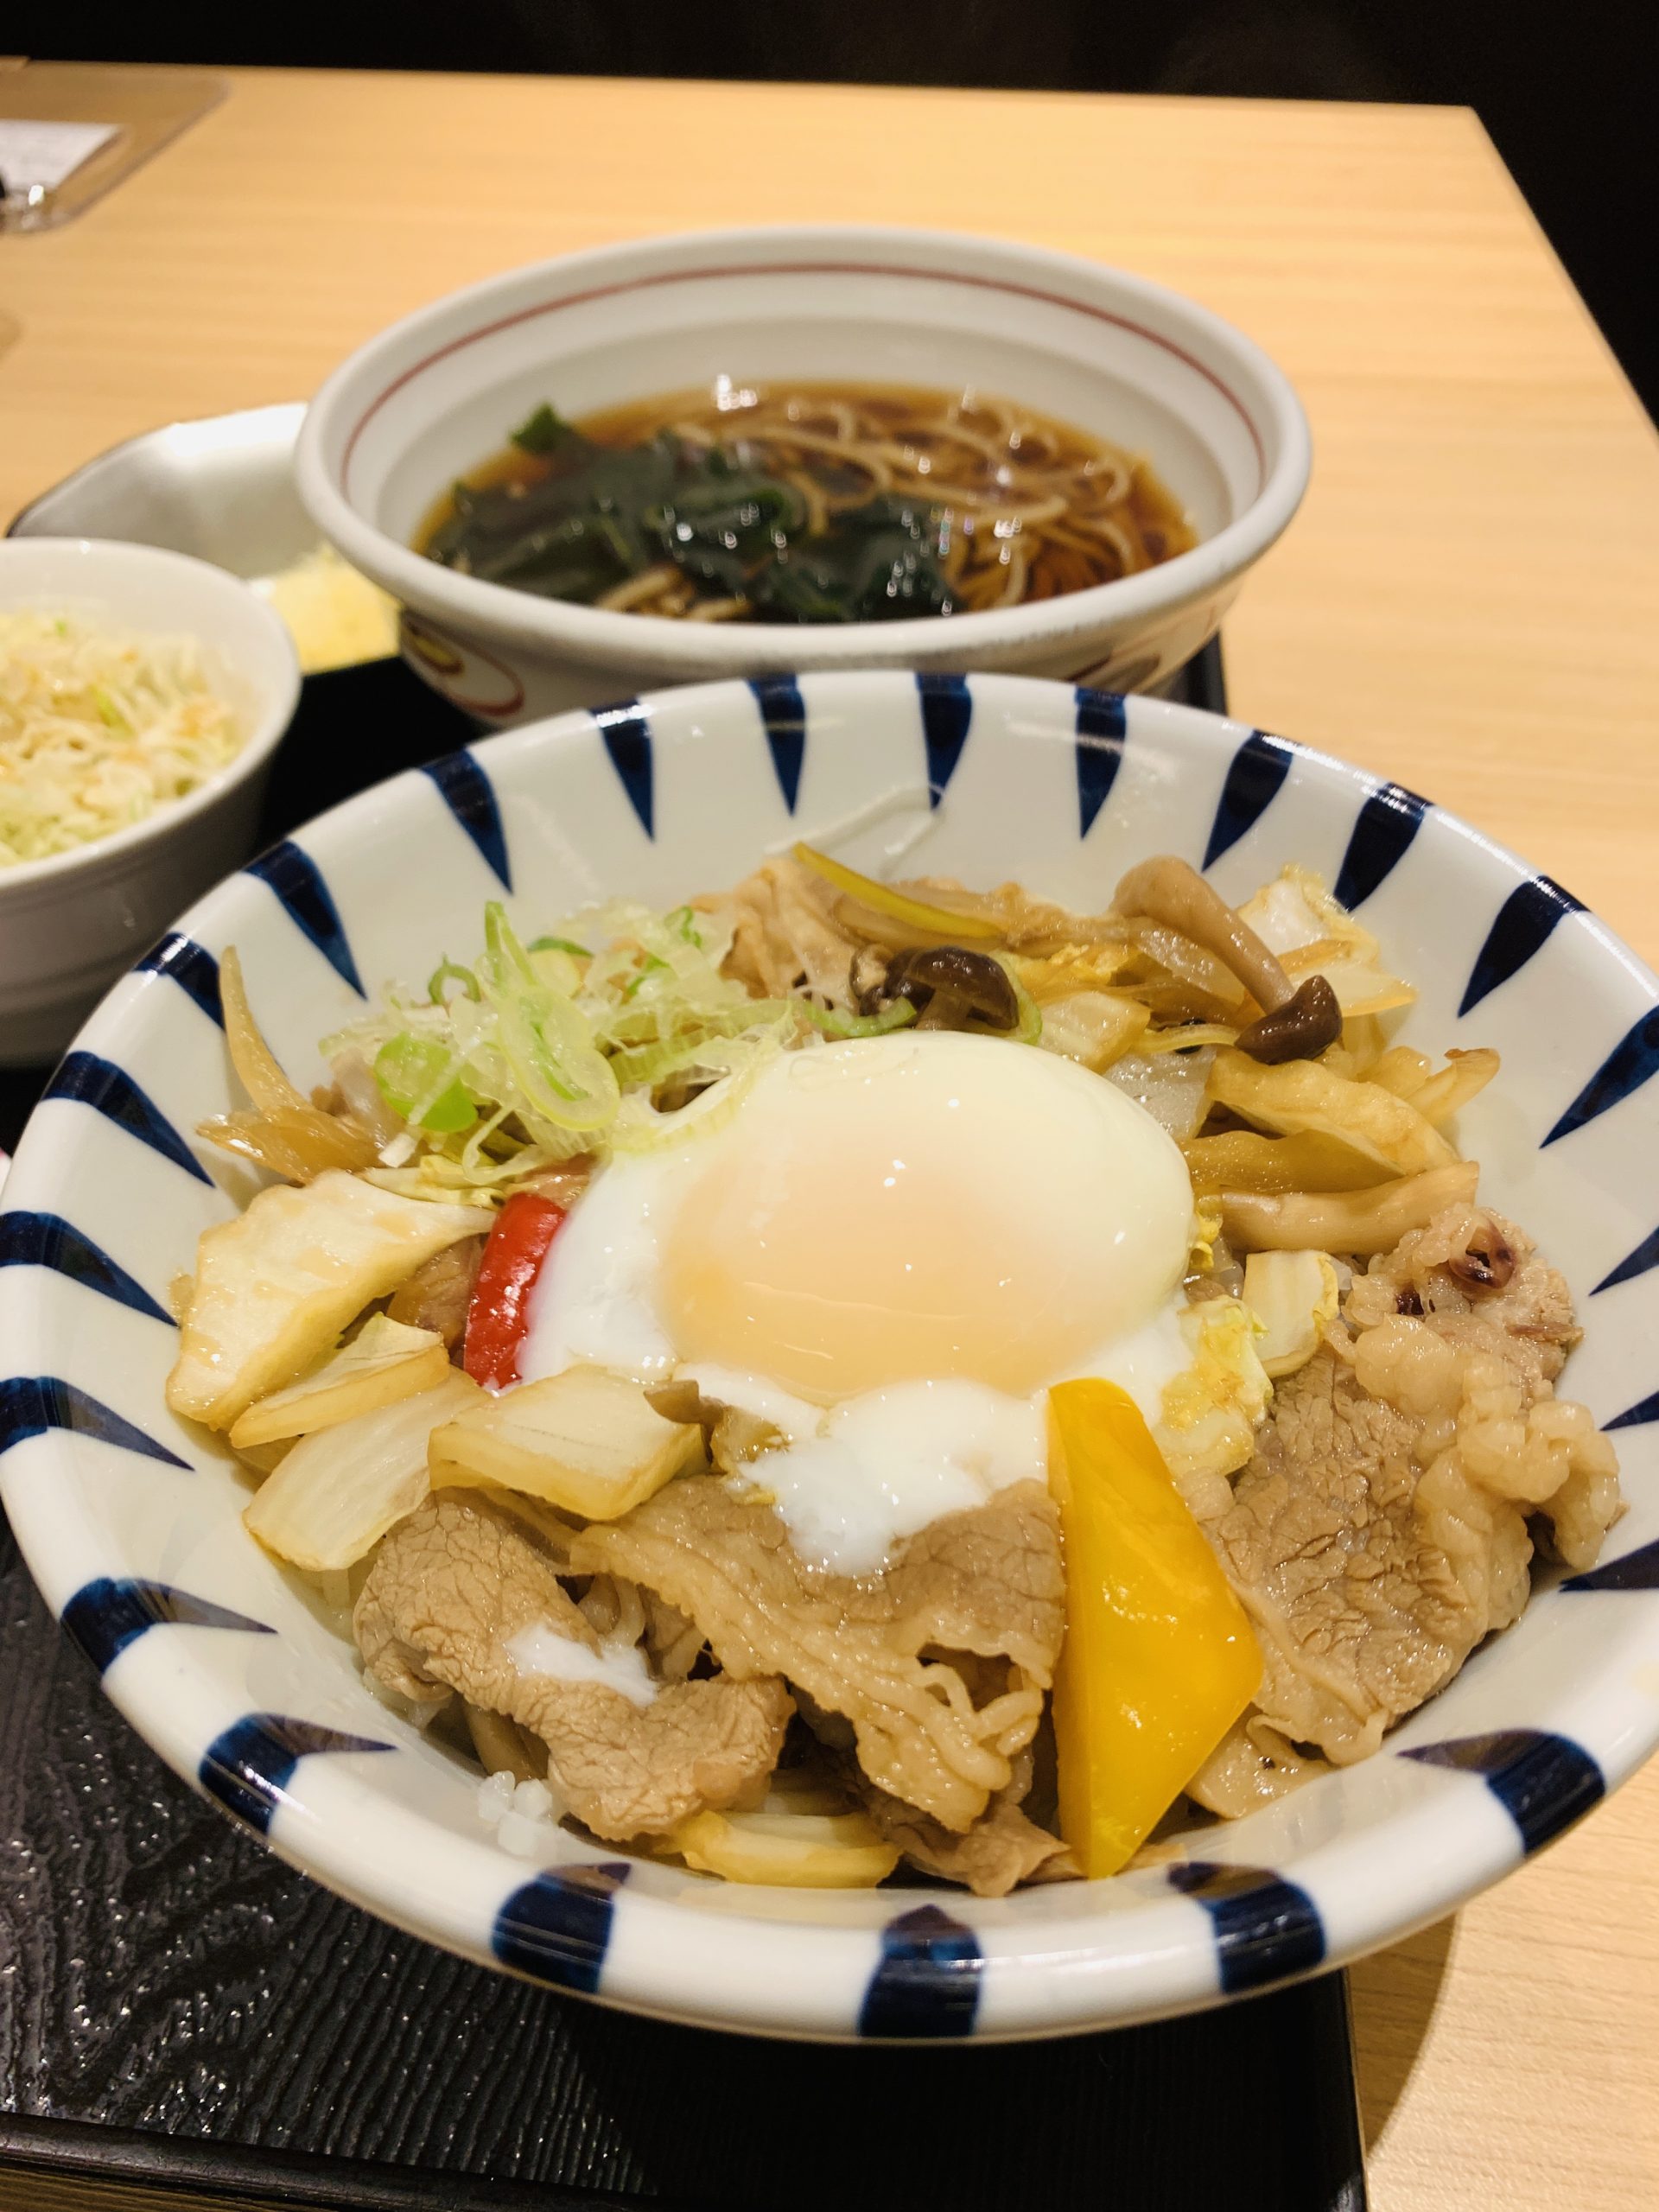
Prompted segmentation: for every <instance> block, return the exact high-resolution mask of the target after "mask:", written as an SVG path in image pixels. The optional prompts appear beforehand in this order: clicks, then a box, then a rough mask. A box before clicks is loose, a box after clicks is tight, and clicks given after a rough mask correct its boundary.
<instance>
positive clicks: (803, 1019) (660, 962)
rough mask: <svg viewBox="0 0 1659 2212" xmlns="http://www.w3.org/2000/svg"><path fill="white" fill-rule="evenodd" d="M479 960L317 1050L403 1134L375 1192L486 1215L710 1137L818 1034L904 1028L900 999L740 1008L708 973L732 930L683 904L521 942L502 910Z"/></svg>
mask: <svg viewBox="0 0 1659 2212" xmlns="http://www.w3.org/2000/svg"><path fill="white" fill-rule="evenodd" d="M484 938H485V943H484V950H483V952H482V953H481V954H480V956H479V957H478V958H477V959H476V960H475V961H474V963H473V964H472V965H471V966H470V967H466V966H462V965H461V963H458V962H455V961H452V960H449V959H448V958H446V959H444V960H442V962H440V963H439V965H438V966H437V967H436V968H435V969H434V970H433V973H432V975H431V976H430V977H429V980H428V982H427V985H426V988H425V991H424V992H423V993H420V992H416V991H413V990H410V988H406V987H404V986H398V985H393V986H391V987H389V988H388V989H387V991H386V993H385V997H384V1000H383V1002H382V1004H381V1005H380V1006H379V1007H377V1008H376V1009H375V1011H374V1012H373V1013H372V1014H368V1015H366V1016H365V1017H364V1019H363V1020H359V1021H355V1022H353V1023H351V1024H350V1025H349V1026H348V1027H346V1028H344V1029H340V1030H338V1031H336V1032H335V1033H334V1034H333V1035H332V1036H329V1037H325V1038H324V1039H322V1043H321V1052H322V1053H323V1056H324V1058H327V1059H328V1060H329V1061H331V1062H333V1063H334V1065H335V1067H336V1069H337V1071H344V1070H346V1069H347V1068H349V1066H350V1065H352V1064H353V1063H357V1064H366V1065H368V1067H369V1068H370V1069H371V1070H372V1073H373V1077H374V1082H375V1084H376V1086H377V1088H378V1093H379V1096H380V1098H381V1099H382V1100H383V1101H384V1102H385V1104H386V1106H388V1107H389V1108H390V1109H391V1112H392V1113H393V1114H394V1115H395V1116H397V1119H398V1121H399V1122H402V1123H403V1124H404V1131H403V1132H402V1133H400V1134H399V1135H397V1136H394V1137H393V1138H392V1139H391V1141H390V1142H389V1143H388V1144H387V1145H385V1147H383V1148H382V1153H381V1159H382V1161H383V1163H384V1164H383V1166H381V1167H380V1168H378V1169H377V1170H373V1171H372V1173H373V1174H374V1179H375V1180H376V1181H378V1182H380V1183H383V1184H385V1185H387V1186H388V1187H390V1188H392V1189H396V1190H402V1191H404V1192H408V1193H410V1194H411V1195H418V1196H430V1197H442V1198H454V1197H455V1196H456V1195H457V1193H459V1192H474V1193H476V1194H477V1196H478V1197H479V1198H480V1199H483V1200H486V1201H487V1200H488V1199H489V1198H493V1197H495V1196H497V1195H499V1194H500V1193H501V1192H502V1191H503V1190H505V1189H506V1188H509V1187H511V1186H512V1185H513V1184H515V1183H518V1182H519V1181H521V1180H523V1179H524V1178H525V1177H526V1176H529V1175H534V1174H537V1173H540V1172H542V1171H543V1170H545V1169H547V1168H549V1167H553V1166H557V1165H558V1164H559V1163H560V1162H561V1161H563V1160H570V1159H573V1158H575V1156H576V1155H578V1154H584V1153H592V1152H600V1153H608V1152H643V1151H649V1150H650V1149H652V1147H655V1146H657V1145H659V1144H664V1143H671V1142H677V1141H679V1140H680V1139H682V1138H683V1137H686V1136H689V1135H691V1134H692V1133H693V1131H695V1130H707V1129H708V1128H709V1127H710V1126H711V1125H713V1124H714V1123H715V1122H716V1121H723V1120H724V1119H725V1118H726V1116H728V1114H730V1113H731V1112H732V1111H734V1109H735V1108H736V1106H737V1104H738V1103H739V1101H740V1099H741V1096H743V1094H744V1092H745V1091H746V1090H747V1089H748V1087H749V1085H750V1084H752V1083H753V1080H754V1078H755V1077H756V1076H758V1075H759V1074H760V1071H761V1069H762V1068H763V1067H764V1066H765V1065H766V1064H767V1062H768V1061H769V1060H771V1059H772V1058H774V1057H775V1055H776V1054H778V1053H779V1052H782V1051H784V1050H785V1047H786V1046H790V1045H793V1044H796V1043H798V1042H800V1041H801V1039H803V1037H804V1036H805V1035H808V1034H810V1033H811V1032H813V1031H817V1032H819V1033H824V1034H828V1035H829V1036H834V1037H861V1036H873V1035H878V1034H880V1033H884V1032H886V1031H888V1030H893V1029H898V1028H902V1027H904V1026H905V1025H906V1023H907V1022H910V1021H913V1020H915V1009H914V1008H913V1007H912V1006H911V1004H910V1002H909V1001H908V1000H904V999H901V1000H899V1001H897V1002H896V1003H895V1004H894V1005H893V1006H892V1007H887V1009H886V1010H885V1011H884V1012H882V1013H881V1014H874V1015H870V1016H868V1017H865V1016H859V1015H851V1014H841V1013H839V1012H835V1011H830V1010H826V1009H825V1008H823V1007H818V1006H816V1005H814V1004H812V1003H811V1002H810V1001H807V1000H804V999H799V998H781V999H755V998H751V997H750V996H749V995H748V993H747V990H746V989H745V988H744V987H743V985H742V984H741V983H740V982H733V981H732V980H731V979H729V978H728V977H727V976H723V975H722V974H721V963H722V962H723V961H724V960H725V957H726V956H727V953H728V951H729V950H730V949H731V941H732V932H731V928H730V925H729V924H728V923H727V922H726V921H724V920H723V919H721V918H719V917H717V916H715V915H714V914H709V913H704V912H698V911H697V910H696V909H694V908H692V907H690V906H677V907H675V908H674V909H673V910H672V911H671V912H668V913H654V912H652V910H651V909H650V908H649V907H646V906H639V905H636V904H634V903H632V901H629V900H626V899H619V900H613V901H612V902H611V903H610V904H609V905H607V906H601V907H597V908H594V909H592V910H590V911H589V912H586V913H583V914H580V915H578V916H576V917H575V918H573V919H571V920H569V921H567V922H564V923H562V924H561V925H559V927H558V928H557V929H556V930H555V931H550V932H549V933H547V934H545V935H543V936H538V937H536V938H532V939H531V941H530V943H529V944H524V942H523V941H522V940H521V939H520V938H519V937H518V934H517V933H516V932H515V931H514V930H513V928H512V925H511V924H510V923H509V922H508V920H507V917H506V910H505V907H504V906H501V905H500V904H499V901H498V902H494V903H493V904H491V905H490V906H486V909H485V915H484Z"/></svg>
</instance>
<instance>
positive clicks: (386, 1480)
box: [242, 1363, 484, 1574]
mask: <svg viewBox="0 0 1659 2212" xmlns="http://www.w3.org/2000/svg"><path fill="white" fill-rule="evenodd" d="M483 1395H484V1392H483V1390H482V1389H481V1388H480V1385H479V1384H478V1383H474V1381H473V1379H472V1377H471V1376H470V1375H463V1374H462V1373H461V1370H460V1369H459V1368H451V1367H448V1366H447V1363H446V1372H445V1375H444V1377H443V1379H442V1382H440V1383H437V1384H436V1385H435V1387H434V1388H433V1389H427V1390H419V1391H416V1392H415V1393H414V1394H413V1395H410V1396H409V1397H404V1398H399V1399H397V1400H396V1401H395V1402H393V1403H392V1404H391V1405H385V1406H375V1407H373V1408H371V1409H370V1410H369V1411H367V1412H366V1413H359V1414H353V1416H352V1417H351V1419H350V1420H348V1421H336V1422H335V1423H334V1426H333V1427H329V1428H323V1429H319V1430H318V1431H317V1432H316V1433H315V1435H311V1436H305V1437H302V1438H301V1440H300V1441H299V1442H298V1443H297V1444H296V1445H295V1446H294V1447H293V1449H292V1450H291V1451H289V1452H284V1453H283V1457H282V1459H281V1460H280V1461H279V1462H278V1463H277V1466H276V1468H275V1469H274V1470H273V1471H272V1472H271V1473H270V1474H269V1475H267V1476H266V1478H265V1479H264V1483H263V1484H261V1485H260V1488H259V1491H258V1494H257V1497H255V1498H254V1499H253V1502H252V1503H251V1504H250V1505H249V1506H248V1507H247V1508H246V1510H245V1511H244V1513H243V1516H242V1518H243V1521H244V1522H245V1525H246V1527H247V1529H248V1530H249V1532H250V1534H251V1535H255V1536H257V1538H258V1540H259V1541H260V1542H261V1543H262V1544H263V1545H264V1547H265V1548H266V1550H267V1551H270V1552H275V1553H276V1554H277V1557H278V1558H279V1559H285V1560H288V1561H289V1564H290V1565H291V1566H294V1567H303V1568H304V1569H305V1571H306V1572H307V1573H309V1574H327V1573H339V1572H340V1571H341V1570H343V1569H344V1568H346V1567H354V1566H355V1565H356V1563H357V1561H358V1560H360V1559H365V1558H366V1557H367V1555H368V1554H369V1553H370V1552H371V1551H372V1550H373V1548H374V1547H375V1545H376V1544H378V1542H379V1541H380V1539H381V1537H382V1536H384V1535H385V1534H386V1532H387V1530H388V1529H393V1528H395V1527H396V1526H397V1523H398V1522H400V1521H402V1520H404V1519H405V1518H406V1517H407V1516H408V1515H410V1514H411V1513H413V1512H414V1510H415V1509H416V1506H418V1505H419V1504H420V1503H421V1502H422V1501H423V1498H424V1497H426V1494H427V1491H428V1489H429V1485H430V1477H429V1472H428V1455H429V1447H430V1443H431V1438H432V1432H433V1431H434V1429H435V1428H440V1427H442V1426H443V1424H444V1423H445V1422H446V1421H453V1420H454V1417H455V1415H456V1414H459V1413H461V1412H463V1411H464V1410H465V1409H466V1408H467V1407H468V1406H469V1405H471V1404H472V1403H474V1402H475V1401H476V1400H477V1399H479V1398H481V1397H482V1396H483Z"/></svg>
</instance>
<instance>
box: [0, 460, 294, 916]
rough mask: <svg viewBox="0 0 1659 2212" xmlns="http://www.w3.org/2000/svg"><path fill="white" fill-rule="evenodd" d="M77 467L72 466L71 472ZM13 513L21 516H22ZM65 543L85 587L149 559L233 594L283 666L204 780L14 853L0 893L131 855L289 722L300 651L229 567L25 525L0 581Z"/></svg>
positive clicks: (2, 873) (98, 868) (1, 550)
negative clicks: (144, 809)
mask: <svg viewBox="0 0 1659 2212" xmlns="http://www.w3.org/2000/svg"><path fill="white" fill-rule="evenodd" d="M124 442H130V441H124ZM103 458H104V456H103V455H101V454H100V455H98V456H96V458H95V461H89V462H88V463H87V464H86V466H87V467H93V466H95V465H96V460H101V459H103ZM80 473H82V472H80V471H77V474H80ZM23 512H24V513H25V514H26V513H27V512H29V510H28V509H27V508H25V509H24V510H23ZM18 519H19V520H21V519H22V517H21V516H20V517H19V518H18ZM70 551H73V554H74V555H75V556H76V557H77V558H78V559H84V560H86V562H87V563H89V564H90V573H89V575H88V578H87V582H88V584H89V585H92V586H94V592H93V593H92V594H89V595H95V589H96V587H95V584H94V579H95V578H96V576H97V575H99V574H100V573H102V572H103V571H104V569H106V568H108V569H122V568H126V569H133V568H140V569H142V568H151V567H159V568H162V569H173V570H174V571H175V573H178V574H181V575H188V576H189V577H191V578H193V579H194V580H195V581H196V582H199V583H200V584H201V585H202V587H203V588H204V589H205V590H206V592H207V594H209V596H211V595H212V594H214V593H219V594H221V596H223V597H224V598H225V599H226V601H227V602H228V601H229V600H230V599H231V598H232V595H233V596H234V598H235V599H236V600H237V601H238V602H239V603H240V605H241V606H242V607H244V608H245V610H249V611H251V613H253V615H254V619H255V623H256V626H263V628H264V631H265V632H266V635H267V637H268V639H269V640H270V643H271V644H272V645H275V646H276V648H277V657H278V659H279V662H280V663H281V664H282V668H283V674H282V680H281V683H280V684H279V686H278V689H277V694H276V696H275V697H274V699H273V701H272V702H271V703H270V705H269V706H268V707H266V708H265V709H264V710H263V711H262V712H261V713H260V714H259V715H258V716H257V719H256V720H255V721H254V724H253V727H252V728H251V730H250V731H249V733H248V734H247V736H246V737H245V739H244V741H243V742H242V744H241V745H240V747H238V750H237V751H236V752H235V753H233V754H232V757H231V758H230V760H227V761H226V763H225V765H224V766H223V767H222V768H220V769H219V770H218V771H217V772H215V773H214V774H213V775H212V776H210V777H208V778H207V780H206V782H204V783H200V784H198V785H197V786H196V788H195V789H194V791H187V792H186V793H185V795H184V797H183V798H177V799H169V800H168V801H167V803H166V804H164V805H162V806H160V807H158V808H157V809H156V811H155V813H153V814H150V815H147V816H146V817H145V818H144V819H143V821H142V822H131V823H128V824H127V826H126V827H125V828H124V829H112V830H111V831H110V833H109V835H108V836H104V837H95V838H94V839H93V840H92V842H91V843H90V844H87V845H82V846H78V847H76V848H75V849H74V850H73V851H72V852H67V853H51V854H48V856H47V857H46V859H44V860H38V861H18V862H17V863H16V866H15V867H10V868H0V901H3V900H4V899H7V898H8V897H9V896H10V895H12V894H14V893H21V892H22V891H25V890H29V889H36V888H39V887H41V886H47V887H49V886H51V885H52V884H54V883H55V882H57V881H59V880H67V879H68V878H69V877H71V876H73V875H74V874H77V873H78V872H80V871H85V872H86V873H87V874H98V873H100V872H102V870H103V869H104V867H105V864H106V863H109V864H112V865H114V866H117V867H118V865H119V863H120V862H122V861H124V860H126V859H127V858H128V857H129V856H130V855H133V854H135V853H141V852H142V851H143V849H144V848H145V847H146V846H147V845H150V844H155V843H159V842H161V841H162V839H163V838H165V837H166V836H168V834H169V833H170V832H171V831H172V830H174V829H177V828H179V827H180V826H181V825H182V824H184V823H188V822H191V821H194V819H195V817H197V816H199V815H202V814H206V813H207V812H209V811H210V810H212V808H213V806H214V805H215V804H217V803H218V802H219V800H220V799H221V798H224V797H225V796H226V793H227V792H229V791H233V790H234V789H235V788H236V786H237V785H238V784H242V783H245V782H246V781H247V779H249V778H250V777H251V776H253V775H256V774H257V772H259V770H260V769H262V768H264V766H267V764H268V763H269V761H270V756H271V755H272V753H275V751H276V750H277V747H278V746H279V745H280V744H281V743H282V741H283V737H284V736H285V735H286V734H287V731H288V727H289V723H290V722H291V721H293V719H294V715H295V710H296V708H297V707H298V705H299V702H300V682H301V677H300V658H299V654H298V652H297V651H296V648H295V645H294V640H293V639H292V638H291V637H290V636H289V631H288V626H287V625H286V624H285V623H284V622H283V618H282V617H281V615H280V614H278V613H277V610H276V608H275V607H271V606H270V605H269V604H268V603H267V601H264V600H263V599H261V598H260V596H259V594H258V593H257V592H256V591H255V590H253V589H252V588H251V586H250V585H249V584H247V583H245V582H244V581H243V579H242V578H241V577H240V576H233V575H232V574H231V572H230V570H229V569H221V568H219V567H217V566H216V565H215V564H214V563H213V562H212V561H203V560H200V559H198V558H197V556H195V555H194V553H177V552H175V551H174V550H172V549H171V548H170V547H168V546H162V545H141V544H139V543H137V542H136V541H135V540H132V539H129V538H121V537H45V536H39V537H37V536H35V535H32V534H30V533H27V532H25V533H22V534H20V535H19V536H17V537H16V538H14V537H12V536H11V534H10V532H8V533H7V535H6V536H5V537H0V582H3V580H4V577H5V572H6V570H7V569H9V568H10V567H12V566H13V565H14V564H15V565H16V567H17V568H19V569H22V570H24V571H25V572H26V571H27V568H28V564H29V562H30V561H31V560H32V559H38V558H39V557H40V556H41V554H42V553H43V552H44V553H48V554H50V553H64V552H70ZM28 605H29V600H28V598H27V597H24V598H22V599H18V600H11V599H6V598H0V612H4V613H12V612H14V611H16V610H17V609H19V608H22V607H27V606H28ZM119 619H124V618H119ZM200 643H201V644H203V645H207V647H208V648H209V650H210V651H212V652H216V653H218V654H219V657H220V658H222V659H225V660H226V661H227V662H228V661H229V659H230V656H229V655H228V653H226V652H225V650H224V648H222V647H220V646H219V645H215V644H214V643H213V640H212V639H207V638H202V639H200Z"/></svg>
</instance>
